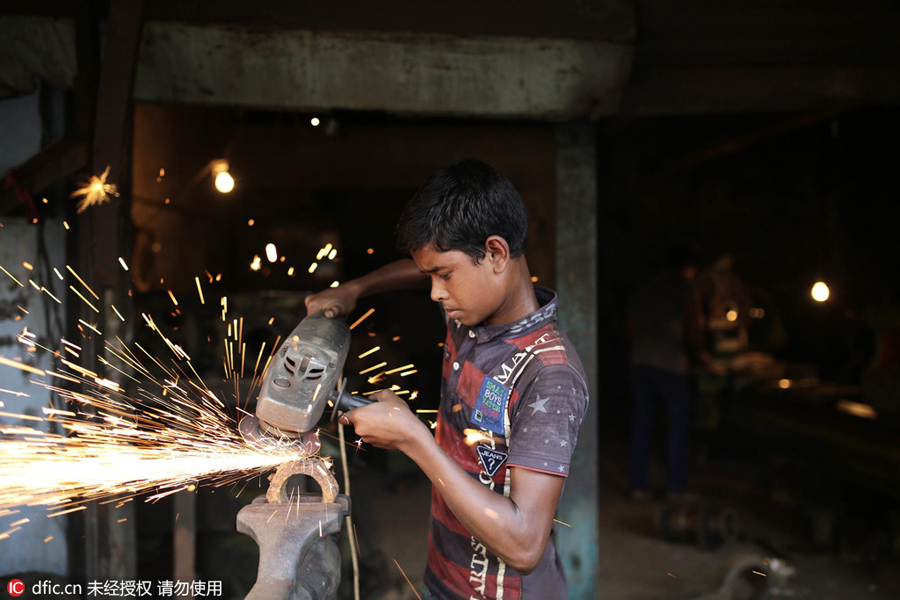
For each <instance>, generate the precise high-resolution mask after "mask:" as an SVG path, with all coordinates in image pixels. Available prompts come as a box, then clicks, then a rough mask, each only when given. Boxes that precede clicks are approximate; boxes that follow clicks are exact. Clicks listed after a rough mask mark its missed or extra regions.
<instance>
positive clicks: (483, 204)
mask: <svg viewBox="0 0 900 600" xmlns="http://www.w3.org/2000/svg"><path fill="white" fill-rule="evenodd" d="M527 233H528V217H527V216H526V214H525V205H524V204H523V203H522V198H521V196H519V192H517V191H516V188H515V187H514V186H513V184H512V183H510V182H509V180H508V179H506V178H505V177H503V176H502V175H501V174H500V173H498V172H497V171H496V169H494V168H493V167H491V166H490V165H487V164H485V163H483V162H481V161H479V160H475V159H471V158H463V159H459V160H455V161H453V162H451V163H450V164H448V165H447V166H445V167H443V168H442V169H440V170H438V171H437V172H435V173H434V174H432V175H431V176H430V177H429V178H428V179H427V180H426V181H425V183H424V184H423V185H422V187H421V188H419V191H417V192H416V194H415V195H414V196H413V197H412V199H411V200H410V201H409V202H408V203H407V205H406V208H405V209H404V210H403V214H402V215H401V216H400V221H399V223H398V224H397V247H398V248H399V249H400V250H401V251H403V252H411V251H414V250H418V249H420V248H424V247H426V246H431V247H433V248H434V249H435V250H438V251H439V252H446V251H447V250H460V251H462V252H465V253H466V254H468V255H469V256H471V257H472V260H474V261H476V262H477V261H479V260H481V259H482V258H484V242H485V240H487V238H488V237H490V236H492V235H499V236H500V237H502V238H503V239H505V240H506V243H507V244H509V251H510V254H511V255H512V256H513V257H518V256H521V255H522V253H523V252H524V251H525V238H526V236H527Z"/></svg>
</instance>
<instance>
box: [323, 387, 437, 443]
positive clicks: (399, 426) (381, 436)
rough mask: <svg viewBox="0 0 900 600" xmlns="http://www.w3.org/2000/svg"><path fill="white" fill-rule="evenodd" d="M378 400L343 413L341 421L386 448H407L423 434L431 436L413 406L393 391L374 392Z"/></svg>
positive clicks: (366, 439) (374, 396)
mask: <svg viewBox="0 0 900 600" xmlns="http://www.w3.org/2000/svg"><path fill="white" fill-rule="evenodd" d="M372 398H373V399H374V400H377V402H373V403H372V404H369V405H367V406H361V407H359V408H354V409H353V410H351V411H349V412H347V413H344V414H343V415H341V418H340V422H341V423H343V424H344V425H353V429H354V430H355V431H356V433H357V434H358V435H359V436H360V437H361V438H362V440H363V441H364V442H366V443H367V444H372V445H373V446H375V447H377V448H384V449H386V450H401V451H402V450H403V448H404V447H406V446H408V445H409V444H410V443H411V442H412V441H413V440H415V439H417V438H418V436H421V435H422V434H423V433H424V434H425V435H428V436H429V437H430V436H431V432H430V431H429V430H428V426H427V425H425V423H423V422H422V421H420V420H419V418H418V417H417V416H416V415H415V414H414V413H413V412H412V410H411V409H410V408H409V405H408V404H407V403H406V402H405V401H404V400H403V399H401V398H400V397H399V396H397V394H395V393H394V392H392V391H390V390H381V391H380V392H376V393H374V394H372Z"/></svg>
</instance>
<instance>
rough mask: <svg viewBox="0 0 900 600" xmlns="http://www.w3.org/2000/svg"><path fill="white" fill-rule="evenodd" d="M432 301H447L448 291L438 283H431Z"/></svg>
mask: <svg viewBox="0 0 900 600" xmlns="http://www.w3.org/2000/svg"><path fill="white" fill-rule="evenodd" d="M431 299H432V300H434V301H435V302H441V301H442V300H446V299H447V290H445V289H444V286H442V285H440V283H439V282H437V281H432V282H431Z"/></svg>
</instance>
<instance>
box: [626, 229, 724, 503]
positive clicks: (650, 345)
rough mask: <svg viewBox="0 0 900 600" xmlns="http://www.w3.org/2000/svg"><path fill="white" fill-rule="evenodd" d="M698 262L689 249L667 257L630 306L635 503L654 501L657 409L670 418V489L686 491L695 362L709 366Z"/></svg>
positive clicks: (671, 492) (680, 493) (678, 492)
mask: <svg viewBox="0 0 900 600" xmlns="http://www.w3.org/2000/svg"><path fill="white" fill-rule="evenodd" d="M697 263H698V261H697V259H696V256H695V255H694V254H693V252H692V251H690V250H689V249H687V248H680V247H679V248H676V249H675V250H673V251H671V252H670V253H669V254H668V260H667V264H668V266H667V268H666V269H664V270H663V271H661V272H659V273H657V274H656V275H654V276H652V277H651V278H649V279H648V280H647V281H645V282H644V283H643V284H641V285H640V286H639V287H638V288H637V290H636V291H635V292H634V294H633V295H632V297H631V300H630V302H629V307H628V330H629V340H630V362H631V375H632V391H633V407H632V421H631V486H632V496H633V498H634V499H635V500H644V499H649V498H650V480H649V462H650V447H651V442H652V432H653V422H654V419H655V417H656V411H657V407H658V406H659V405H660V404H662V405H663V406H664V407H665V410H666V415H667V418H668V419H667V420H668V457H667V459H668V460H667V480H666V490H667V495H668V496H669V497H676V498H677V497H679V496H683V495H684V494H685V491H686V487H687V462H688V435H689V431H690V414H691V412H690V394H689V386H688V376H689V373H690V369H691V366H692V364H697V363H706V362H708V360H709V358H708V355H707V354H706V352H705V351H704V350H703V346H704V344H703V334H702V327H701V319H700V313H699V306H698V302H697V300H696V294H695V291H694V287H693V284H692V282H693V280H694V277H695V276H696V275H697V270H698V264H697Z"/></svg>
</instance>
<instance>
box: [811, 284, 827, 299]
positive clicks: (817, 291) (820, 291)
mask: <svg viewBox="0 0 900 600" xmlns="http://www.w3.org/2000/svg"><path fill="white" fill-rule="evenodd" d="M830 295H831V292H830V291H829V290H828V286H827V285H825V282H824V281H817V282H816V283H815V284H813V286H812V297H813V300H815V301H816V302H825V301H826V300H828V296H830Z"/></svg>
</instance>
